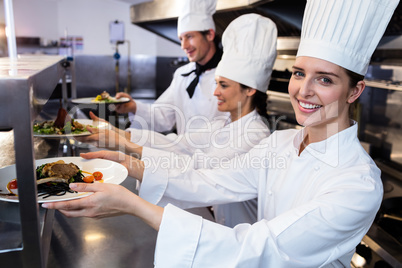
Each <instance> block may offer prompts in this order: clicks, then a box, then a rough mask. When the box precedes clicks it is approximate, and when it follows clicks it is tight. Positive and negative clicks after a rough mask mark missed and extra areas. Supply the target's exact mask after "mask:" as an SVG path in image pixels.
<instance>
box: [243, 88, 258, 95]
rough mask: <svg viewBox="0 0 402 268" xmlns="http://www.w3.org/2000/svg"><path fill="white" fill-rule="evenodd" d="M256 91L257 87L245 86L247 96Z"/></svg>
mask: <svg viewBox="0 0 402 268" xmlns="http://www.w3.org/2000/svg"><path fill="white" fill-rule="evenodd" d="M256 92H257V89H255V88H251V87H249V88H247V92H246V94H247V96H249V97H251V96H253V95H254V94H255V93H256Z"/></svg>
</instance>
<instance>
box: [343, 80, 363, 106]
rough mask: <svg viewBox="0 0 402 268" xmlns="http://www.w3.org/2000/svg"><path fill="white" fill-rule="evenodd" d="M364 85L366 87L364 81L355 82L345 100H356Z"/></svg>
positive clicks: (351, 101) (350, 101) (349, 101)
mask: <svg viewBox="0 0 402 268" xmlns="http://www.w3.org/2000/svg"><path fill="white" fill-rule="evenodd" d="M365 87H366V83H364V81H363V80H361V81H359V82H357V84H356V86H354V87H353V88H352V89H351V91H350V93H349V97H348V100H347V102H348V103H349V104H351V103H353V102H355V100H357V98H359V97H360V95H361V94H362V93H363V90H364V88H365Z"/></svg>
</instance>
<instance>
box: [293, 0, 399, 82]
mask: <svg viewBox="0 0 402 268" xmlns="http://www.w3.org/2000/svg"><path fill="white" fill-rule="evenodd" d="M398 2H399V0H307V5H306V8H305V11H304V17H303V26H302V33H301V39H300V45H299V49H298V52H297V57H299V56H309V57H314V58H319V59H323V60H326V61H329V62H332V63H335V64H337V65H339V66H341V67H343V68H345V69H348V70H350V71H353V72H355V73H358V74H361V75H365V74H366V72H367V68H368V65H369V63H370V58H371V56H372V54H373V52H374V50H375V49H376V47H377V45H378V43H379V41H380V39H381V38H382V36H383V34H384V31H385V29H386V27H387V25H388V22H389V20H390V19H391V17H392V14H393V12H394V10H395V8H396V6H397V5H398Z"/></svg>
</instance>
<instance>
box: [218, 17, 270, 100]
mask: <svg viewBox="0 0 402 268" xmlns="http://www.w3.org/2000/svg"><path fill="white" fill-rule="evenodd" d="M277 32H278V31H277V28H276V25H275V23H274V22H273V21H271V20H270V19H268V18H265V17H262V16H260V15H257V14H246V15H242V16H240V17H238V18H236V19H235V20H233V21H232V22H231V23H230V24H229V25H228V27H227V28H226V30H225V32H224V33H223V35H222V45H223V56H222V59H221V61H220V62H219V64H218V66H217V67H216V71H215V75H217V76H222V77H225V78H228V79H230V80H233V81H236V82H238V83H240V84H243V85H246V86H249V87H251V88H255V89H257V90H259V91H262V92H264V93H265V92H266V91H267V89H268V85H269V81H270V79H271V73H272V67H273V65H274V62H275V59H276V41H277Z"/></svg>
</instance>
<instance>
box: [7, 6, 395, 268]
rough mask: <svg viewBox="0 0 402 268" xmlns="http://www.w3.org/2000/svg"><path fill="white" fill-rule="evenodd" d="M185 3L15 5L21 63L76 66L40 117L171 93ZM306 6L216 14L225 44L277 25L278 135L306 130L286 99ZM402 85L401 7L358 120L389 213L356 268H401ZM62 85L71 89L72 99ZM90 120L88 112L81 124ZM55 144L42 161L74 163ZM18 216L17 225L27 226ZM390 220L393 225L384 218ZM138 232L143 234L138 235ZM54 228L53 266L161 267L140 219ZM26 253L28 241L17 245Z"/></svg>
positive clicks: (43, 147) (14, 229)
mask: <svg viewBox="0 0 402 268" xmlns="http://www.w3.org/2000/svg"><path fill="white" fill-rule="evenodd" d="M177 1H179V0H154V1H144V0H14V1H12V3H13V16H14V23H15V36H16V48H17V54H18V55H29V56H31V55H35V56H38V57H40V56H41V55H60V56H61V57H62V58H63V59H64V61H65V62H68V66H67V67H66V68H65V73H63V78H57V79H60V81H57V82H56V84H55V87H54V90H52V94H51V95H49V96H48V97H47V98H46V100H47V101H45V103H43V105H41V107H40V108H41V109H40V110H41V111H40V113H39V112H38V114H36V118H42V119H54V117H55V115H56V114H57V109H58V108H59V101H60V99H63V100H64V101H65V105H66V108H72V107H73V105H72V104H71V103H70V100H71V99H72V98H83V97H95V96H96V95H97V94H100V93H101V92H103V91H107V92H109V93H110V94H111V95H112V96H114V95H115V94H116V92H119V91H124V92H127V93H129V94H131V95H132V96H133V98H135V99H139V100H142V101H148V102H153V101H154V100H155V99H156V98H157V97H158V96H159V95H160V94H161V93H162V92H163V91H164V90H165V89H166V88H167V87H168V86H169V84H170V81H171V78H172V74H173V72H174V71H175V70H176V69H177V68H178V67H180V66H181V65H183V64H185V63H187V58H186V56H185V53H184V52H183V50H182V49H181V48H180V43H179V40H178V38H177V31H176V27H177V16H178V10H177ZM4 3H5V1H4V2H3V1H1V2H0V57H4V58H6V57H8V56H9V55H8V47H7V38H6V35H5V25H6V19H5V11H6V10H5V5H4ZM304 6H305V1H300V0H254V1H246V0H237V1H231V0H218V5H217V12H216V14H215V15H214V20H215V23H216V27H217V29H216V30H217V33H218V34H219V35H221V34H222V33H223V31H224V29H225V28H226V26H227V25H228V24H229V23H230V22H231V21H232V20H233V19H235V18H236V17H238V16H240V15H242V14H246V13H258V14H261V15H263V16H267V17H269V18H271V19H272V20H273V21H274V22H275V23H276V24H277V27H278V36H279V39H278V58H277V61H276V63H275V66H274V72H273V75H272V80H271V83H270V88H269V90H268V95H269V102H268V111H269V115H270V128H271V130H272V131H274V130H275V129H283V128H289V127H291V128H297V127H299V126H297V123H296V121H295V119H294V116H293V112H292V108H291V105H290V102H289V99H288V96H287V84H288V81H289V77H290V72H289V70H290V68H291V66H292V64H293V60H294V56H295V55H296V49H297V47H298V39H299V36H300V29H301V21H302V15H303V10H304ZM115 38H117V40H118V42H116V39H115ZM3 67H4V66H3ZM27 68H29V66H28V67H27ZM2 79H3V78H2ZM4 79H6V78H4ZM63 79H64V81H63ZM401 81H402V7H401V4H399V6H398V8H397V10H396V11H395V14H394V16H393V18H392V19H391V22H390V24H389V26H388V28H387V31H386V32H385V35H384V38H383V39H382V41H381V43H380V45H379V47H378V48H377V50H376V52H375V53H374V56H373V58H372V62H371V65H370V68H369V71H368V74H367V76H366V83H367V88H366V90H365V91H364V93H363V95H362V96H361V98H360V101H359V102H358V104H357V105H356V107H354V111H353V117H354V118H355V119H356V120H357V121H358V122H359V138H360V140H361V142H362V144H363V145H364V147H365V148H366V150H367V151H368V152H369V153H370V155H371V156H372V158H373V159H375V161H376V162H377V164H378V166H379V167H380V168H381V170H382V174H383V175H382V178H383V182H384V191H385V195H384V200H388V202H386V204H387V207H383V208H382V209H381V210H380V212H379V215H378V217H377V219H376V221H375V223H374V224H373V226H372V228H371V229H370V231H369V233H368V234H367V236H366V237H365V238H364V239H363V241H362V243H361V244H360V245H359V246H358V247H357V254H355V257H354V259H353V263H352V264H351V265H352V266H354V267H402V84H401ZM63 82H64V83H63ZM63 86H64V87H66V91H65V94H64V95H63ZM0 90H5V89H4V88H0ZM15 109H17V107H15ZM2 112H3V110H2ZM111 112H112V111H111ZM86 113H87V111H83V112H82V114H81V116H86ZM0 116H1V117H6V116H7V115H6V114H4V113H2V114H1V115H0ZM52 117H53V118H52ZM122 119H123V120H124V118H122ZM1 130H2V131H0V147H1V148H2V149H1V155H0V167H4V166H7V165H11V164H14V163H15V161H14V158H13V155H14V152H13V151H14V140H13V134H12V131H10V130H6V129H1ZM53 143H55V141H46V142H44V141H43V139H42V140H38V139H35V148H34V149H35V150H34V153H35V157H36V158H37V159H39V158H43V157H47V156H49V155H51V151H52V150H55V151H56V155H60V154H61V155H63V156H66V155H74V151H71V149H72V148H71V147H69V148H67V149H66V148H65V147H63V146H61V147H60V144H57V145H56V149H54V147H53V146H54V144H53ZM73 149H74V148H73ZM60 151H61V152H60ZM125 186H126V187H128V188H130V189H133V190H134V188H135V187H134V183H133V182H132V181H131V180H126V182H125ZM5 206H6V205H5V204H4V202H1V201H0V216H1V217H0V260H6V261H7V263H8V264H9V265H10V264H12V262H10V260H12V258H14V257H15V258H18V255H13V254H11V255H10V250H9V249H10V247H11V244H12V245H13V243H15V241H14V240H13V241H10V242H8V240H7V239H8V238H9V237H10V233H13V234H14V233H17V234H20V232H21V230H20V227H19V225H18V224H14V222H13V221H14V220H10V216H9V215H10V213H9V210H8V209H9V208H8V206H9V204H8V205H7V207H5ZM5 214H7V215H8V216H7V217H6V216H4V215H5ZM17 214H18V213H17ZM17 214H16V216H15V217H16V220H15V221H16V222H18V221H20V220H19V219H18V215H17ZM391 214H392V216H393V217H384V215H388V216H389V215H391ZM41 215H42V214H40V216H41ZM205 216H206V217H208V216H210V215H205ZM10 222H12V223H13V224H10ZM133 225H135V226H138V228H136V230H137V231H135V232H133V231H132V230H133V229H132V228H131V226H133ZM51 226H52V228H51V233H50V239H44V240H45V241H44V242H43V241H42V243H45V244H46V243H48V244H49V245H48V248H47V250H46V245H45V247H44V246H43V244H42V247H44V252H45V254H44V256H45V257H44V258H45V261H44V262H45V263H46V267H49V268H53V267H153V266H152V263H153V251H154V245H155V239H156V232H154V231H153V230H151V229H150V228H148V227H147V226H145V225H144V224H142V223H141V222H140V221H139V220H137V219H133V218H132V217H129V216H121V217H117V218H112V219H103V220H91V219H67V218H65V217H64V216H62V215H61V214H59V213H57V212H56V213H55V215H54V221H51ZM126 230H127V231H126ZM128 230H130V231H128ZM42 235H43V234H42ZM17 236H18V235H17ZM19 236H21V235H19ZM1 241H3V242H1ZM7 243H9V244H7ZM4 244H6V245H4ZM13 246H14V245H13ZM20 246H21V243H20V242H17V243H16V245H15V247H20ZM47 252H48V254H46V253H47ZM42 254H43V253H42ZM6 255H7V256H6ZM10 256H11V257H10ZM0 263H2V262H0ZM0 266H1V267H3V265H2V264H0ZM4 267H19V266H18V265H17V266H4ZM27 267H29V266H27ZM31 267H37V266H31Z"/></svg>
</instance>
